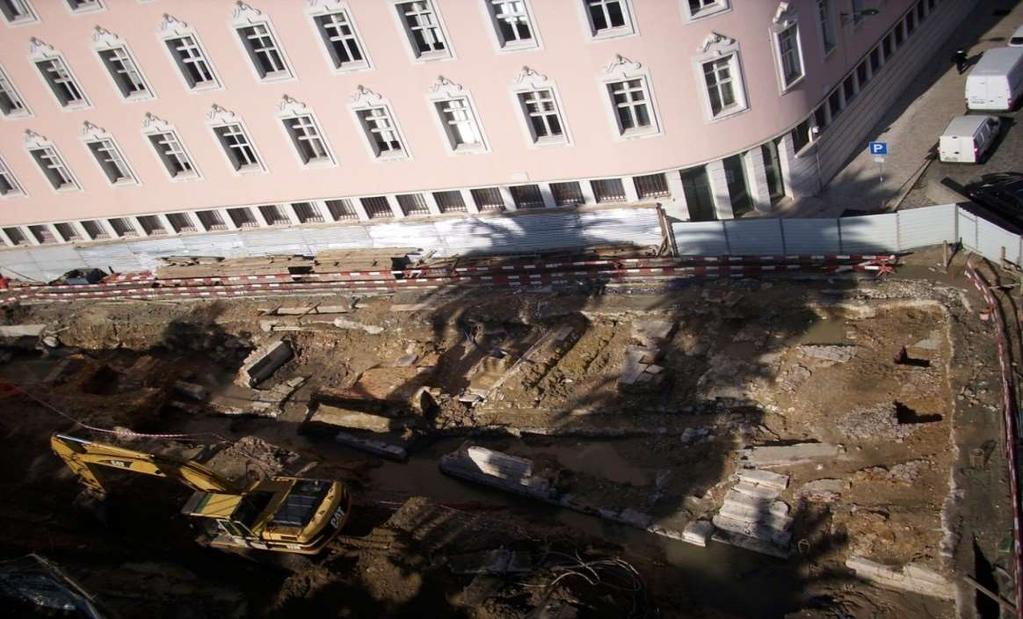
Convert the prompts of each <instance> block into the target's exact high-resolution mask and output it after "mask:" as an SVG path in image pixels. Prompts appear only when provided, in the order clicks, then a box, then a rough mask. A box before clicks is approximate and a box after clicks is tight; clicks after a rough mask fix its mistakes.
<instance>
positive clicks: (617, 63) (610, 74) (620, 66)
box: [604, 54, 643, 79]
mask: <svg viewBox="0 0 1023 619" xmlns="http://www.w3.org/2000/svg"><path fill="white" fill-rule="evenodd" d="M642 71H643V65H642V64H641V63H639V62H633V61H632V60H629V59H628V58H626V57H625V56H622V55H621V54H618V55H616V56H615V58H614V60H612V61H611V62H610V63H608V65H607V66H606V67H604V77H605V78H607V79H619V78H627V77H636V76H637V75H639V74H640V73H641V72H642Z"/></svg>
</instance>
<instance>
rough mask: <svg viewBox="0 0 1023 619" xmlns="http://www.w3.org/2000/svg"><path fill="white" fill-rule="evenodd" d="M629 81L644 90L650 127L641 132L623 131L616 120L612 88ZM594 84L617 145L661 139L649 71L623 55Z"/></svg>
mask: <svg viewBox="0 0 1023 619" xmlns="http://www.w3.org/2000/svg"><path fill="white" fill-rule="evenodd" d="M632 80H639V81H640V83H641V86H642V88H643V92H644V95H645V97H646V102H647V107H648V108H649V109H648V110H647V113H648V116H649V117H650V126H649V127H643V128H641V129H625V128H623V127H622V124H621V120H620V118H619V116H618V106H617V105H616V104H615V102H614V97H613V96H612V95H611V90H610V88H611V85H612V84H616V83H619V82H626V81H632ZM597 83H598V86H599V88H600V97H601V99H602V100H603V101H604V109H605V110H606V111H607V113H608V120H609V122H610V123H611V127H612V128H613V129H614V136H615V140H616V141H622V140H632V139H636V138H649V137H654V136H659V135H661V133H662V131H663V129H662V127H663V125H662V124H661V117H660V115H659V114H660V112H659V111H658V108H659V107H660V106H659V105H657V100H656V97H655V95H654V87H653V82H652V80H651V78H650V71H648V70H647V69H646V67H644V66H643V65H642V64H640V63H638V62H633V61H632V60H629V59H628V58H626V57H624V56H622V55H618V56H615V59H614V60H613V61H611V62H610V63H609V64H608V65H607V66H606V67H605V68H604V70H603V72H602V73H601V74H600V76H599V79H598V80H597Z"/></svg>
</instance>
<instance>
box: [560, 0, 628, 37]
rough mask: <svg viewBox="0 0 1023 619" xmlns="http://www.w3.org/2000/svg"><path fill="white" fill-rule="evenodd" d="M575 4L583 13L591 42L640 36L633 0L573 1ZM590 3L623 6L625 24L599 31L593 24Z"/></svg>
mask: <svg viewBox="0 0 1023 619" xmlns="http://www.w3.org/2000/svg"><path fill="white" fill-rule="evenodd" d="M572 1H573V2H575V3H576V4H577V5H578V6H579V9H580V10H581V11H582V17H583V23H584V24H585V25H586V32H587V33H588V34H589V39H590V40H591V41H602V40H604V39H614V38H617V37H630V36H633V35H636V34H639V28H638V26H637V25H636V16H635V14H634V13H633V10H634V9H633V6H632V0H572ZM590 2H600V3H602V5H607V4H609V3H611V2H617V3H619V4H620V5H621V8H622V16H623V17H624V18H625V23H624V24H623V25H621V26H615V27H612V28H605V29H603V30H597V26H596V25H595V24H594V23H593V18H592V17H591V15H590Z"/></svg>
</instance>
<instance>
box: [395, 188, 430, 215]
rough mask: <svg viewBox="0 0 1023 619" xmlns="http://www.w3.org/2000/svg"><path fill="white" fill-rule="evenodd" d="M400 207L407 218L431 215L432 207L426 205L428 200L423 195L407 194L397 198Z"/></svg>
mask: <svg viewBox="0 0 1023 619" xmlns="http://www.w3.org/2000/svg"><path fill="white" fill-rule="evenodd" d="M397 198H398V206H399V207H401V212H402V213H405V216H406V217H409V216H412V215H429V214H430V207H429V206H427V204H426V198H424V197H423V194H421V193H406V194H401V195H399V196H397Z"/></svg>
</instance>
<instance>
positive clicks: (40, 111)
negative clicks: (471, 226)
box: [0, 0, 974, 250]
mask: <svg viewBox="0 0 1023 619" xmlns="http://www.w3.org/2000/svg"><path fill="white" fill-rule="evenodd" d="M973 6H974V2H973V1H972V0H790V1H787V2H778V1H776V0H557V1H552V0H416V1H404V0H301V1H300V0H251V2H249V3H242V2H231V1H229V0H176V1H169V0H149V1H145V0H0V11H2V16H0V33H2V34H0V114H2V119H0V242H2V243H3V244H4V245H5V246H6V248H7V249H8V250H15V249H16V248H17V247H18V246H37V245H50V244H54V245H60V244H74V245H80V244H89V243H101V242H105V243H109V242H116V241H124V240H134V239H145V238H147V237H169V236H178V235H204V234H215V233H218V232H221V231H225V230H245V229H250V228H267V227H274V226H286V227H292V226H323V227H329V226H339V227H340V226H366V225H374V224H379V223H382V222H391V223H395V222H404V221H406V220H423V219H443V218H467V217H468V218H472V217H507V216H512V215H514V212H515V211H543V212H547V211H556V210H558V209H588V208H603V207H607V206H612V205H629V204H643V203H651V202H659V203H662V204H663V205H664V206H665V209H666V211H667V213H668V214H669V215H670V216H671V217H674V218H676V219H679V220H696V221H700V220H711V219H725V218H732V217H743V216H751V215H758V214H759V215H763V214H770V213H772V211H773V210H774V209H775V208H776V207H777V205H778V204H780V203H782V202H784V201H787V200H798V199H800V198H801V197H803V196H806V195H809V194H813V193H815V192H817V191H818V190H819V188H820V186H821V184H822V183H824V182H826V181H827V179H828V178H830V177H831V176H832V175H834V174H835V173H836V172H837V170H838V169H839V168H840V166H841V165H842V163H844V162H845V161H846V160H847V159H848V158H849V157H850V156H851V155H852V154H853V153H854V152H856V151H857V150H858V149H859V148H862V140H863V139H864V138H865V137H866V132H867V131H868V130H869V129H870V127H871V126H872V125H873V124H874V122H875V121H876V119H877V118H879V117H880V115H881V114H883V113H884V112H885V110H886V109H887V108H888V107H889V106H890V105H891V103H892V102H893V101H894V98H895V97H896V96H898V94H899V93H900V91H901V89H902V87H904V86H905V84H906V83H908V81H909V78H911V77H912V75H913V74H914V73H915V72H917V71H919V69H920V68H921V67H922V66H923V64H924V63H926V62H944V61H945V60H944V59H937V60H935V59H934V58H933V52H934V50H936V49H937V48H938V47H939V46H940V44H941V43H942V42H943V41H944V40H945V39H946V38H947V36H948V35H949V34H950V33H951V32H952V31H953V29H954V28H955V26H956V25H957V24H958V23H959V22H960V20H961V19H962V18H963V17H964V16H965V15H966V14H967V13H968V11H969V10H970V9H971V8H972V7H973ZM409 223H411V221H409ZM410 244H412V245H414V243H410Z"/></svg>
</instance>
